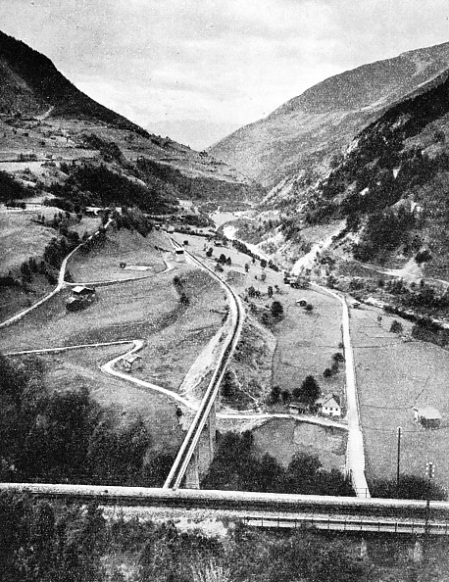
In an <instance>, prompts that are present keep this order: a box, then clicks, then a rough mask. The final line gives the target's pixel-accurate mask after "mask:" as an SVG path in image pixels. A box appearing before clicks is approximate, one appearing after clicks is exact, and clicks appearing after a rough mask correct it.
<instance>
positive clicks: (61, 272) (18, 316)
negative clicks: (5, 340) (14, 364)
mask: <svg viewBox="0 0 449 582" xmlns="http://www.w3.org/2000/svg"><path fill="white" fill-rule="evenodd" d="M110 224H111V220H109V221H108V222H107V223H106V225H105V227H104V228H105V229H106V228H108V226H109V225H110ZM99 232H100V231H99V230H97V231H96V232H94V233H93V234H91V235H90V236H89V238H88V239H87V241H89V240H91V239H93V238H94V237H96V236H97V235H98V234H99ZM87 241H83V242H82V243H81V244H79V245H78V246H77V247H75V248H74V249H73V251H71V252H70V253H69V254H68V255H67V256H66V257H65V258H64V260H63V261H62V263H61V268H60V269H59V275H58V284H57V286H56V287H55V288H54V289H53V291H51V292H50V293H48V294H47V295H45V296H44V297H42V299H39V301H37V302H36V303H34V304H33V305H31V307H27V309H24V310H23V311H21V312H20V313H16V315H13V316H12V317H10V318H9V319H6V320H5V321H2V322H1V323H0V329H1V328H3V327H8V326H10V325H13V324H14V323H17V322H18V321H20V320H21V319H22V318H23V317H25V315H28V313H30V312H31V311H34V310H35V309H36V308H37V307H39V306H40V305H42V304H43V303H46V302H47V301H48V300H49V299H51V298H52V297H54V296H55V295H56V294H57V293H59V292H60V291H61V289H63V288H64V287H65V286H66V282H65V280H64V279H65V273H66V270H67V263H68V261H69V260H70V258H71V257H72V256H73V255H74V254H75V253H76V251H77V250H78V249H80V248H81V247H82V246H83V245H84V243H85V242H87Z"/></svg>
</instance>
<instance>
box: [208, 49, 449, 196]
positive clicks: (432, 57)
mask: <svg viewBox="0 0 449 582" xmlns="http://www.w3.org/2000/svg"><path fill="white" fill-rule="evenodd" d="M448 66H449V43H445V44H442V45H437V46H434V47H430V48H424V49H418V50H414V51H410V52H406V53H404V54H401V55H400V56H399V57H396V58H393V59H388V60H385V61H379V62H375V63H372V64H368V65H364V66H362V67H358V68H356V69H354V70H351V71H347V72H344V73H342V74H340V75H336V76H334V77H330V78H329V79H326V80H325V81H323V82H321V83H319V84H317V85H315V86H313V87H311V88H310V89H308V90H307V91H305V92H304V93H303V94H302V95H300V96H298V97H295V98H293V99H291V100H290V101H288V102H287V103H285V104H284V105H282V106H281V107H279V108H278V109H277V110H276V111H274V112H273V113H271V114H270V115H269V116H268V117H266V118H264V119H261V120H259V121H257V122H255V123H253V124H251V125H247V126H245V127H242V128H241V129H239V130H237V131H236V132H234V133H232V134H231V135H229V136H228V137H226V138H224V139H222V140H221V141H219V142H218V143H217V144H215V145H214V146H212V147H211V148H210V149H209V151H210V153H211V154H213V155H214V156H215V157H217V158H219V159H222V160H224V161H225V162H227V163H229V164H232V165H234V166H235V167H236V168H237V169H239V170H240V171H241V172H242V173H244V174H246V175H247V176H249V177H251V178H253V179H254V180H257V181H259V182H260V183H262V184H263V185H264V186H267V187H274V186H278V187H279V185H280V184H282V183H283V182H285V181H287V182H288V181H293V180H294V179H295V178H297V177H298V175H303V174H304V172H305V170H306V169H307V173H308V175H309V176H310V177H311V179H314V178H316V177H320V176H323V174H324V173H325V172H326V171H327V170H328V169H329V165H330V163H332V162H333V160H334V157H335V156H336V154H337V157H338V154H339V153H340V152H341V151H342V150H343V149H344V148H345V147H346V146H347V145H348V143H349V142H350V141H351V140H352V138H353V137H354V136H355V135H356V134H357V133H358V132H359V131H361V130H362V129H363V128H364V127H366V126H367V125H369V124H370V123H372V122H373V121H375V120H376V119H378V118H379V117H380V116H381V115H382V113H383V112H385V111H386V110H387V109H388V108H389V107H390V106H392V105H393V104H394V103H397V102H398V101H400V100H401V99H403V98H404V97H406V96H408V95H410V94H411V93H413V92H415V91H420V90H421V91H422V90H424V89H425V86H426V84H427V83H428V82H429V81H431V80H432V79H435V78H436V77H438V76H439V75H440V74H441V73H443V71H445V70H446V68H448Z"/></svg>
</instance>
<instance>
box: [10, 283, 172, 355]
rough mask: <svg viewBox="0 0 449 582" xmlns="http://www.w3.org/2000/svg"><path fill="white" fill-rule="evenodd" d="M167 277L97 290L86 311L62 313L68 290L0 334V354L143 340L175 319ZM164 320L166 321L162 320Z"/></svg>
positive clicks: (170, 288) (170, 287)
mask: <svg viewBox="0 0 449 582" xmlns="http://www.w3.org/2000/svg"><path fill="white" fill-rule="evenodd" d="M169 275H170V273H168V274H167V275H161V276H160V277H158V278H157V279H143V280H140V281H131V282H127V283H120V284H116V285H111V286H108V287H103V288H99V289H98V291H97V298H96V300H95V301H94V303H92V304H91V305H90V306H88V307H87V309H85V310H83V311H78V312H68V311H67V310H66V308H65V301H66V299H67V298H68V297H69V294H70V292H69V290H65V291H63V292H62V293H59V294H58V295H57V296H55V297H53V298H52V299H50V300H49V301H48V302H46V303H45V304H44V305H43V306H42V307H40V308H39V309H37V310H35V311H33V312H31V313H30V314H29V315H27V316H26V317H25V318H24V319H23V320H21V321H20V322H18V323H17V324H15V325H14V326H13V327H11V328H6V329H2V330H0V340H1V341H2V345H3V346H4V349H5V350H13V349H16V350H17V349H39V348H45V347H58V346H64V345H78V344H83V343H96V342H108V341H115V340H121V339H136V338H142V339H146V338H148V337H150V336H151V335H152V334H153V333H154V332H155V331H156V330H158V329H159V328H160V327H161V326H163V325H168V324H169V323H170V321H169V320H170V318H173V320H174V319H176V314H177V310H179V308H180V307H179V300H178V296H177V294H176V291H175V290H174V288H173V287H172V286H171V278H170V277H169ZM167 318H169V320H167Z"/></svg>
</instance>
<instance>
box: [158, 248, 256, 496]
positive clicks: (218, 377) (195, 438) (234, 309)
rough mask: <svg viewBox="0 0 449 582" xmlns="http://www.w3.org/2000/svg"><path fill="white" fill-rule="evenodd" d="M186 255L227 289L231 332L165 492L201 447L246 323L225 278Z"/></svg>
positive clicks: (179, 478)
mask: <svg viewBox="0 0 449 582" xmlns="http://www.w3.org/2000/svg"><path fill="white" fill-rule="evenodd" d="M171 240H172V242H173V244H174V245H175V246H177V247H181V245H179V244H178V243H177V242H176V241H174V240H173V239H171ZM184 252H185V254H186V255H187V256H188V257H189V259H190V260H191V261H192V262H193V263H194V264H196V265H197V266H199V267H200V268H201V269H203V270H205V271H207V272H208V273H209V274H210V275H211V276H212V277H214V279H216V280H217V281H219V283H220V285H221V286H222V287H223V288H224V289H225V290H226V292H227V294H228V297H229V298H230V317H231V330H230V332H229V333H228V336H227V338H226V339H225V340H224V346H223V349H222V352H221V354H220V359H219V364H218V366H217V367H216V368H215V371H214V374H213V376H212V379H211V381H210V383H209V386H208V387H207V389H206V393H205V395H204V398H203V399H202V401H201V403H200V406H199V408H198V410H197V412H196V414H195V417H194V419H193V421H192V423H191V425H190V427H189V430H188V431H187V435H186V437H185V439H184V441H183V443H182V445H181V447H180V449H179V451H178V454H177V456H176V459H175V462H174V463H173V466H172V468H171V470H170V473H169V475H168V477H167V479H166V481H165V484H164V488H165V489H177V488H179V487H180V486H181V484H182V480H183V478H184V475H185V474H186V471H187V467H188V466H189V463H190V462H191V460H192V457H193V455H194V453H195V449H196V448H197V446H198V442H199V440H200V437H201V433H202V432H203V429H204V427H205V425H206V423H207V419H208V418H209V415H210V413H211V410H212V406H213V405H214V402H215V399H216V397H217V394H218V390H219V388H220V383H221V381H222V379H223V374H224V373H225V371H226V367H227V365H228V363H229V361H230V359H231V357H232V354H233V353H234V349H235V347H236V345H237V343H238V341H239V337H240V332H241V330H242V325H243V321H244V319H245V317H244V309H243V306H242V304H241V302H240V300H239V298H238V296H237V294H236V293H235V292H234V291H233V289H232V288H231V287H230V286H229V285H228V284H227V283H226V282H225V281H223V279H221V278H220V277H218V275H216V273H214V271H213V270H212V269H210V268H209V267H207V266H206V265H204V264H203V263H201V262H200V261H199V260H198V259H197V258H196V257H194V256H193V255H192V254H190V253H189V252H187V251H184Z"/></svg>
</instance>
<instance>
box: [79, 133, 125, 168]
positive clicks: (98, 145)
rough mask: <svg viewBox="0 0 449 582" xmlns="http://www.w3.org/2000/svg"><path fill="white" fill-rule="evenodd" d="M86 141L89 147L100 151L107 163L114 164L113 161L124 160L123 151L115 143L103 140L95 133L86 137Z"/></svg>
mask: <svg viewBox="0 0 449 582" xmlns="http://www.w3.org/2000/svg"><path fill="white" fill-rule="evenodd" d="M84 141H85V143H86V144H87V146H90V147H92V148H93V149H95V150H98V151H99V152H100V154H101V155H102V156H103V158H104V160H105V161H106V162H112V161H113V160H117V161H121V160H122V159H123V154H122V151H121V149H120V148H119V147H118V145H117V144H116V143H115V142H113V141H108V140H106V139H103V138H101V137H99V136H98V135H96V134H95V133H91V134H90V135H85V136H84Z"/></svg>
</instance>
